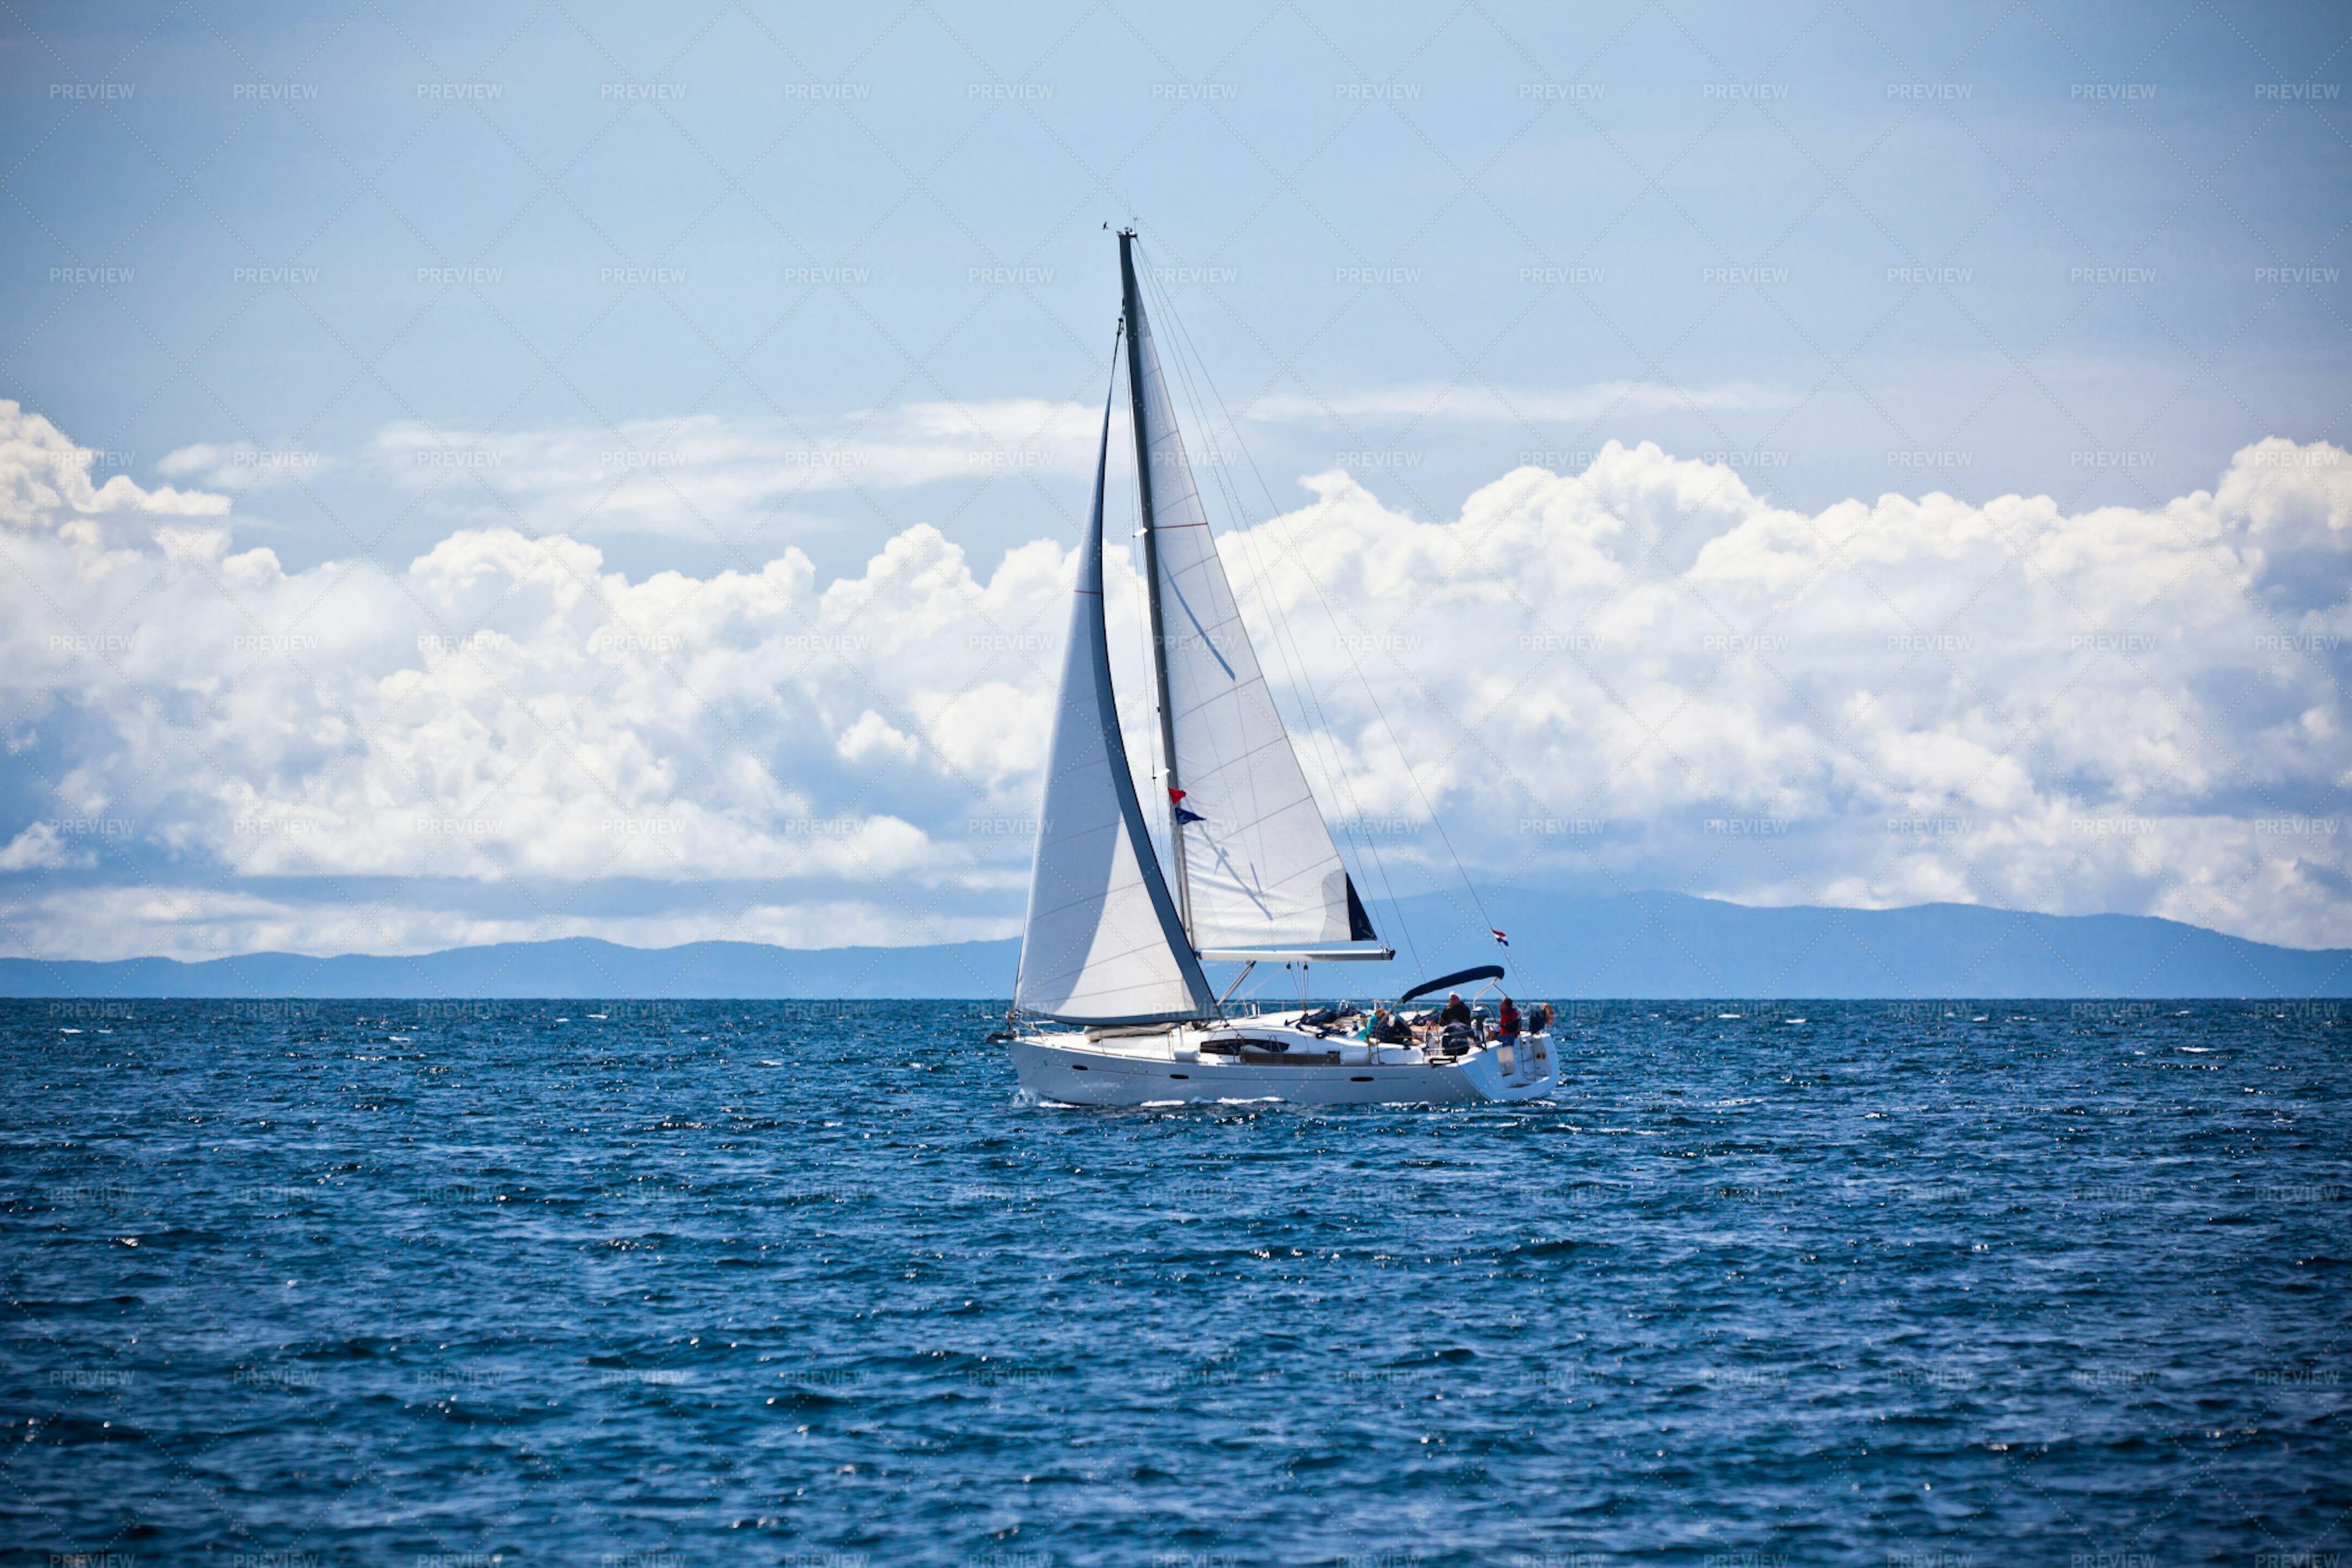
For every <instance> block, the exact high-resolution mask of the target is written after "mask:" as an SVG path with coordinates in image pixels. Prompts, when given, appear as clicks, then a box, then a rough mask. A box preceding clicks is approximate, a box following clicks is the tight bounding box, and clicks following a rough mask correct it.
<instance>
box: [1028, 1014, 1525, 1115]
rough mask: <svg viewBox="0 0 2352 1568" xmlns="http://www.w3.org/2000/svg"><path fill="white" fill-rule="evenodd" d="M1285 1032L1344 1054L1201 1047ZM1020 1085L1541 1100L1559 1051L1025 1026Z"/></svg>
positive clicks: (1341, 1100) (1242, 1030) (1229, 1030)
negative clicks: (1433, 1050)
mask: <svg viewBox="0 0 2352 1568" xmlns="http://www.w3.org/2000/svg"><path fill="white" fill-rule="evenodd" d="M1220 1037H1223V1038H1225V1039H1227V1040H1231V1039H1233V1038H1234V1037H1239V1038H1241V1039H1244V1040H1247V1041H1250V1042H1253V1043H1254V1049H1253V1054H1254V1055H1263V1054H1264V1053H1263V1052H1262V1051H1259V1050H1257V1049H1255V1043H1271V1042H1273V1041H1276V1040H1279V1041H1281V1042H1282V1043H1284V1044H1286V1045H1289V1046H1291V1047H1294V1049H1293V1051H1292V1052H1290V1053H1286V1054H1295V1055H1298V1056H1306V1057H1313V1058H1324V1057H1329V1056H1334V1055H1336V1056H1338V1057H1339V1058H1340V1059H1339V1060H1338V1061H1336V1062H1331V1061H1323V1060H1315V1061H1310V1062H1306V1063H1290V1062H1276V1061H1266V1060H1251V1061H1242V1060H1238V1059H1236V1058H1234V1056H1231V1055H1224V1054H1221V1053H1218V1052H1214V1051H1209V1050H1202V1049H1201V1046H1202V1043H1203V1042H1204V1041H1213V1040H1217V1039H1219V1038H1220ZM1012 1051H1013V1070H1014V1071H1016V1072H1017V1073H1019V1074H1020V1077H1021V1087H1022V1088H1023V1089H1026V1090H1027V1091H1028V1092H1029V1093H1030V1094H1031V1095H1033V1096H1034V1097H1035V1098H1036V1099H1038V1100H1044V1101H1049V1102H1051V1103H1054V1104H1058V1105H1093V1106H1144V1105H1216V1104H1232V1103H1236V1102H1244V1101H1250V1100H1279V1101H1282V1102H1284V1103H1286V1104H1290V1105H1461V1104H1468V1103H1474V1102H1477V1101H1483V1100H1533V1099H1537V1098H1539V1097H1541V1096H1544V1095H1548V1094H1549V1093H1550V1092H1551V1091H1552V1089H1554V1088H1555V1087H1556V1086H1557V1085H1558V1082H1559V1068H1558V1058H1557V1057H1556V1056H1555V1055H1554V1053H1553V1051H1552V1049H1551V1042H1550V1040H1549V1037H1546V1036H1541V1035H1534V1036H1527V1037H1522V1038H1521V1039H1520V1040H1518V1041H1517V1043H1515V1044H1514V1045H1512V1046H1510V1047H1502V1046H1499V1045H1488V1046H1486V1047H1482V1048H1480V1049H1478V1050H1475V1051H1473V1052H1471V1053H1470V1054H1469V1055H1467V1056H1465V1057H1462V1058H1456V1059H1454V1060H1443V1059H1438V1060H1431V1059H1427V1058H1424V1057H1423V1053H1422V1052H1421V1051H1419V1050H1418V1049H1415V1048H1412V1047H1366V1046H1365V1045H1363V1044H1362V1043H1361V1042H1360V1041H1355V1040H1347V1041H1338V1040H1328V1041H1327V1040H1320V1039H1317V1038H1316V1037H1312V1036H1309V1035H1304V1034H1300V1033H1298V1032H1297V1031H1295V1030H1291V1029H1288V1028H1285V1027H1282V1026H1265V1025H1258V1024H1254V1023H1253V1024H1245V1025H1242V1026H1223V1027H1217V1026H1213V1027H1209V1028H1205V1029H1193V1028H1179V1029H1171V1030H1170V1031H1168V1032H1166V1033H1164V1034H1157V1035H1149V1034H1147V1035H1140V1036H1124V1037H1115V1038H1111V1039H1105V1040H1090V1039H1088V1038H1087V1037H1086V1036H1085V1035H1083V1034H1077V1033H1071V1034H1053V1035H1043V1034H1041V1035H1024V1036H1021V1037H1017V1038H1015V1039H1014V1040H1013V1042H1012Z"/></svg>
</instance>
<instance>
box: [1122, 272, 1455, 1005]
mask: <svg viewBox="0 0 2352 1568" xmlns="http://www.w3.org/2000/svg"><path fill="white" fill-rule="evenodd" d="M1147 276H1148V272H1147ZM1147 286H1148V287H1150V288H1151V289H1152V291H1153V294H1154V297H1155V302H1156V306H1157V308H1158V310H1160V315H1161V317H1162V319H1164V320H1166V321H1171V322H1173V323H1174V326H1175V336H1174V338H1172V339H1171V342H1170V347H1171V351H1172V352H1171V355H1170V358H1171V360H1172V361H1173V362H1174V363H1175V366H1176V374H1177V375H1178V377H1179V378H1180V379H1181V381H1182V382H1183V384H1184V389H1185V394H1186V396H1187V397H1188V398H1189V399H1190V400H1191V402H1192V406H1193V409H1194V411H1195V412H1196V414H1197V415H1198V416H1199V417H1198V420H1197V423H1198V424H1199V425H1200V426H1201V427H1202V428H1203V429H1206V430H1209V431H1210V433H1211V435H1212V436H1213V435H1214V426H1212V425H1211V424H1210V422H1209V417H1208V414H1209V401H1208V400H1207V399H1204V398H1202V396H1201V395H1200V392H1199V390H1198V389H1197V388H1195V387H1194V386H1193V384H1192V373H1193V371H1194V370H1195V369H1196V368H1197V369H1198V370H1199V372H1200V374H1201V379H1202V382H1204V383H1207V384H1208V385H1209V390H1210V392H1211V394H1212V395H1213V396H1214V395H1215V394H1216V385H1215V384H1214V383H1213V382H1210V381H1209V373H1208V367H1207V366H1206V365H1205V364H1202V363H1200V353H1199V350H1198V349H1197V348H1195V347H1194V346H1193V344H1192V333H1191V331H1189V330H1188V329H1187V328H1186V327H1185V325H1184V323H1183V321H1182V320H1181V318H1180V317H1179V316H1178V315H1177V313H1176V307H1175V302H1174V300H1172V299H1171V297H1170V296H1169V295H1168V294H1167V293H1166V292H1165V291H1164V290H1162V289H1160V288H1159V286H1158V280H1157V279H1152V280H1151V281H1150V284H1148V285H1147ZM1216 407H1217V411H1218V412H1219V413H1220V414H1223V416H1224V421H1225V427H1226V429H1227V431H1228V433H1229V434H1230V435H1231V437H1232V438H1233V442H1234V447H1236V448H1237V449H1239V450H1241V451H1242V453H1243V455H1244V457H1247V456H1248V448H1247V447H1245V446H1244V444H1243V442H1242V439H1241V431H1240V429H1239V428H1238V427H1237V426H1235V425H1234V418H1233V416H1232V414H1231V413H1230V412H1228V411H1227V410H1226V409H1225V406H1224V400H1223V397H1221V396H1219V397H1216ZM1179 438H1180V440H1181V431H1180V432H1179ZM1224 467H1225V465H1224V464H1223V463H1213V464H1212V465H1211V469H1212V477H1213V479H1214V481H1215V483H1216V485H1217V489H1218V493H1219V495H1220V497H1221V498H1222V499H1223V501H1224V503H1225V505H1226V508H1227V509H1228V510H1229V511H1230V513H1231V515H1232V517H1233V521H1234V526H1235V531H1236V533H1237V536H1238V537H1239V538H1240V540H1241V542H1242V548H1243V549H1244V551H1245V552H1248V554H1249V555H1250V557H1251V568H1252V571H1253V572H1254V573H1255V576H1256V578H1257V580H1258V581H1259V582H1260V583H1262V584H1263V583H1270V582H1271V578H1270V577H1269V575H1268V574H1266V572H1265V570H1264V567H1263V563H1260V562H1259V561H1258V559H1257V550H1256V547H1255V545H1254V544H1253V543H1251V542H1249V539H1248V513H1247V512H1246V511H1245V510H1244V509H1243V506H1242V500H1241V493H1240V491H1239V490H1237V489H1235V488H1234V483H1233V480H1232V479H1231V478H1230V477H1229V476H1228V475H1226V474H1225V473H1224V472H1223V468H1224ZM1252 467H1253V468H1255V459H1252ZM1195 488H1196V489H1197V485H1196V487H1195ZM1266 499H1267V503H1268V504H1269V505H1271V504H1272V503H1273V495H1272V493H1271V492H1270V491H1269V492H1268V494H1267V498H1266ZM1266 609H1267V621H1268V624H1269V625H1270V626H1271V627H1272V629H1273V632H1274V637H1275V650H1276V652H1277V653H1278V654H1280V655H1281V657H1282V659H1283V662H1284V663H1285V664H1286V666H1288V674H1289V676H1290V678H1291V681H1292V684H1293V685H1294V686H1295V687H1296V688H1297V689H1298V691H1299V692H1300V693H1301V695H1302V697H1303V698H1304V700H1305V701H1306V703H1307V708H1308V709H1309V710H1310V713H1311V716H1312V718H1313V721H1314V724H1313V728H1314V730H1315V735H1314V739H1313V741H1312V742H1311V743H1312V744H1313V745H1314V746H1315V748H1316V751H1317V753H1318V756H1317V761H1318V763H1320V764H1321V766H1322V767H1323V770H1324V773H1325V776H1326V778H1328V780H1329V782H1330V784H1331V786H1332V789H1333V791H1334V793H1335V794H1337V795H1339V796H1340V797H1341V799H1342V801H1343V803H1344V804H1345V805H1346V806H1347V808H1348V809H1349V812H1350V813H1351V814H1352V817H1353V821H1354V824H1355V826H1353V827H1351V828H1349V829H1346V830H1345V831H1346V832H1347V835H1348V837H1349V840H1350V842H1351V843H1353V844H1354V845H1355V847H1356V848H1357V851H1358V853H1359V854H1360V855H1361V856H1362V858H1364V859H1365V860H1367V861H1369V862H1370V866H1371V868H1372V871H1373V873H1374V875H1376V876H1377V877H1379V879H1380V883H1381V897H1382V898H1383V899H1384V900H1385V901H1386V903H1387V904H1388V906H1389V913H1390V916H1391V920H1392V921H1393V923H1394V927H1395V929H1396V930H1397V931H1399V932H1401V933H1402V935H1403V937H1404V941H1405V949H1406V951H1407V952H1408V953H1409V954H1410V955H1411V956H1412V962H1413V963H1414V964H1415V965H1416V966H1418V965H1419V964H1420V963H1421V950H1420V946H1419V944H1418V943H1417V942H1415V941H1414V940H1413V935H1412V921H1409V920H1407V919H1406V918H1405V913H1404V909H1403V907H1402V904H1401V903H1400V902H1399V901H1398V900H1397V897H1396V889H1395V887H1394V885H1393V884H1392V883H1391V881H1390V879H1389V873H1388V863H1387V860H1386V859H1385V858H1383V857H1382V856H1381V852H1380V849H1379V847H1378V846H1377V845H1376V844H1375V843H1374V842H1373V840H1372V837H1371V834H1370V830H1369V829H1367V828H1365V827H1364V826H1363V816H1364V812H1363V805H1362V804H1361V802H1360V800H1358V798H1357V795H1356V792H1355V786H1354V784H1352V783H1351V782H1350V780H1349V776H1348V773H1347V770H1346V768H1345V767H1344V766H1343V765H1342V763H1344V755H1343V753H1342V752H1341V751H1340V749H1339V741H1338V739H1337V731H1336V728H1335V726H1333V725H1332V723H1331V721H1330V717H1329V715H1328V713H1327V712H1326V711H1325V710H1324V708H1323V699H1322V695H1321V693H1320V692H1319V691H1318V689H1317V688H1316V686H1315V684H1314V682H1313V681H1311V680H1309V679H1307V660H1306V658H1305V656H1304V655H1303V654H1301V653H1300V652H1299V651H1298V647H1297V641H1298V638H1297V631H1296V630H1295V629H1294V628H1293V627H1292V626H1290V624H1289V617H1288V616H1285V615H1283V614H1282V613H1281V610H1280V607H1279V606H1278V605H1273V604H1271V603H1269V604H1268V605H1267V606H1266ZM1270 695H1271V693H1269V696H1270Z"/></svg>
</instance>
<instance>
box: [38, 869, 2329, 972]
mask: <svg viewBox="0 0 2352 1568" xmlns="http://www.w3.org/2000/svg"><path fill="white" fill-rule="evenodd" d="M1404 913H1405V916H1406V918H1405V920H1404V921H1402V925H1404V926H1406V927H1409V928H1410V929H1411V931H1412V934H1413V937H1414V938H1415V940H1416V941H1417V942H1419V944H1420V945H1419V948H1418V951H1417V953H1416V954H1414V955H1413V956H1417V957H1418V959H1419V963H1418V966H1417V967H1416V965H1415V963H1414V962H1413V956H1407V954H1408V952H1409V951H1410V950H1408V949H1407V947H1406V944H1405V942H1402V940H1397V933H1396V932H1394V931H1391V933H1390V935H1391V940H1397V947H1398V950H1399V953H1400V957H1399V959H1398V961H1397V962H1396V963H1390V964H1364V965H1358V966H1349V967H1342V966H1339V965H1332V966H1329V967H1327V968H1324V969H1319V970H1318V971H1317V972H1316V977H1315V978H1316V985H1315V989H1316V991H1317V992H1318V994H1360V995H1366V996H1370V995H1380V994H1387V995H1393V994H1396V993H1397V992H1399V991H1402V990H1403V989H1404V988H1405V987H1406V986H1408V985H1410V984H1412V983H1413V982H1414V981H1415V980H1418V979H1421V978H1423V976H1424V975H1426V974H1433V973H1440V972H1442V971H1444V970H1446V969H1450V968H1456V967H1460V966H1461V965H1463V964H1465V963H1482V962H1486V960H1488V959H1490V958H1500V959H1501V960H1502V962H1503V963H1506V964H1507V965H1508V966H1509V968H1510V971H1511V984H1512V987H1513V989H1515V990H1516V991H1517V992H1518V993H1519V994H1521V995H1552V996H1654V997H1674V996H1753V997H1806V996H1820V997H1839V996H1844V997H1855V996H1886V997H1931V996H1953V997H2003V996H2008V997H2021V996H2049V997H2098V996H2140V997H2158V996H2162V997H2173V996H2256V997H2305V996H2352V950H2346V949H2341V948H2336V949H2328V950H2325V951H2320V952H2307V951H2305V950H2302V949H2298V948H2287V947H2273V946H2270V945H2268V944H2266V943H2263V942H2242V941H2240V940H2239V939H2237V938H2235V937H2228V936H2222V935H2221V934H2220V933H2218V932H2215V931H2205V930H2202V929H2201V928H2200V927H2197V926H2190V925H2182V924H2180V923H2179V921H2163V920H2151V919H2147V918H2145V917H2142V916H2137V915H2032V914H2012V913H2009V912H2007V911H2004V910H1989V909H1981V908H1978V907H1976V906H1974V905H1968V904H1924V905H1921V906H1918V907H1916V908H1914V909H1907V910H1827V909H1804V908H1801V909H1777V910H1763V909H1748V908H1746V907H1744V906H1741V905H1738V904H1726V903H1717V902H1716V901H1714V900H1707V899H1694V898H1688V897H1685V896H1684V895H1682V894H1678V893H1636V894H1631V895H1625V896H1622V897H1615V898H1601V899H1591V898H1571V897H1565V896H1561V895H1557V894H1542V893H1527V892H1506V893H1490V894H1488V895H1486V914H1487V916H1488V917H1490V918H1491V919H1492V920H1493V921H1494V922H1495V923H1496V924H1497V925H1499V926H1501V927H1502V928H1503V929H1504V930H1505V931H1507V932H1509V933H1510V938H1511V946H1510V949H1509V951H1508V952H1503V951H1500V950H1498V949H1497V948H1496V946H1495V944H1494V942H1493V941H1492V939H1490V938H1489V937H1487V935H1486V929H1485V921H1483V920H1481V919H1479V918H1478V915H1477V912H1476V911H1475V910H1469V909H1467V906H1466V900H1463V901H1460V902H1457V901H1455V900H1448V899H1446V898H1444V897H1443V896H1434V895H1433V896H1429V897H1423V898H1418V899H1411V900H1405V902H1404ZM1387 923H1388V924H1391V925H1396V924H1398V923H1400V922H1397V921H1392V920H1391V921H1388V922H1387ZM1018 956H1019V948H1018V944H1017V943H1015V942H1010V941H1005V942H957V943H953V944H950V945H947V946H940V947H836V948H822V949H814V950H809V949H797V948H782V947H767V946H763V945H761V944H759V943H756V942H690V943H688V944H687V945H686V946H684V947H672V948H661V949H646V948H635V947H622V946H619V945H618V944H616V943H614V942H598V941H595V940H593V939H591V938H584V937H575V938H569V939H566V940H563V941H561V942H505V943H500V944H499V945H497V946H492V947H463V948H455V949H451V950H450V951H448V952H433V953H424V954H420V955H418V956H416V957H413V958H375V957H369V956H365V955H361V954H346V955H343V956H341V957H335V958H307V957H303V956H301V955H299V954H296V953H288V952H257V953H250V954H247V955H246V956H245V957H242V958H218V959H211V960H207V961H205V962H204V963H178V962H176V961H174V960H172V959H163V958H143V959H127V960H122V961H120V962H116V963H88V962H82V961H78V960H56V961H45V960H41V959H26V958H11V959H0V996H79V997H103V996H223V997H257V996H310V997H324V996H385V997H394V996H399V997H459V996H576V997H614V998H621V997H640V998H644V997H695V996H704V997H708V996H729V997H734V996H740V997H843V998H878V997H891V996H939V997H1002V996H1005V995H1008V994H1010V993H1011V991H1012V988H1013V965H1014V963H1015V962H1016V961H1017V959H1018Z"/></svg>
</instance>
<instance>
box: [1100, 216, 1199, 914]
mask: <svg viewBox="0 0 2352 1568" xmlns="http://www.w3.org/2000/svg"><path fill="white" fill-rule="evenodd" d="M1118 281H1119V297H1120V303H1121V310H1122V311H1123V313H1124V320H1125V321H1126V324H1127V387H1128V398H1127V407H1128V423H1129V424H1130V425H1132V426H1134V427H1135V481H1136V484H1137V486H1138V487H1139V489H1140V490H1141V493H1142V500H1143V582H1144V587H1145V591H1146V594H1147V595H1148V597H1149V600H1150V605H1151V677H1152V681H1153V684H1154V686H1155V688H1156V689H1157V692H1158V696H1159V700H1160V757H1161V758H1162V759H1163V760H1164V762H1165V763H1166V765H1167V769H1168V772H1167V776H1166V777H1165V779H1164V780H1163V781H1162V782H1163V784H1164V785H1165V787H1166V791H1167V793H1166V794H1165V795H1163V796H1162V801H1163V804H1165V805H1166V806H1167V807H1168V848H1169V853H1170V855H1171V858H1173V859H1174V860H1175V862H1176V910H1177V916H1178V918H1179V919H1180V920H1181V921H1182V922H1183V925H1184V935H1185V939H1186V940H1187V941H1188V942H1189V941H1190V940H1191V939H1192V878H1191V877H1190V876H1189V875H1188V874H1187V872H1186V871H1185V868H1184V816H1183V812H1182V810H1181V807H1180V806H1179V805H1178V799H1179V796H1180V795H1181V792H1182V790H1183V787H1184V786H1183V781H1182V780H1181V779H1180V778H1178V777H1177V776H1176V714H1175V709H1174V707H1173V706H1172V705H1171V703H1170V701H1169V700H1168V634H1167V632H1166V630H1165V629H1164V628H1163V626H1162V625H1161V622H1160V535H1159V531H1158V527H1157V522H1156V520H1155V518H1154V516H1153V513H1152V510H1151V435H1150V431H1149V430H1147V429H1146V428H1145V427H1144V425H1145V421H1144V417H1143V404H1144V394H1143V334H1142V333H1141V332H1139V331H1137V330H1136V322H1137V321H1138V320H1139V319H1140V314H1141V309H1142V300H1141V298H1140V296H1139V291H1138V290H1137V288H1136V282H1135V230H1133V229H1131V228H1123V229H1120V230H1119V231H1118Z"/></svg>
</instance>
